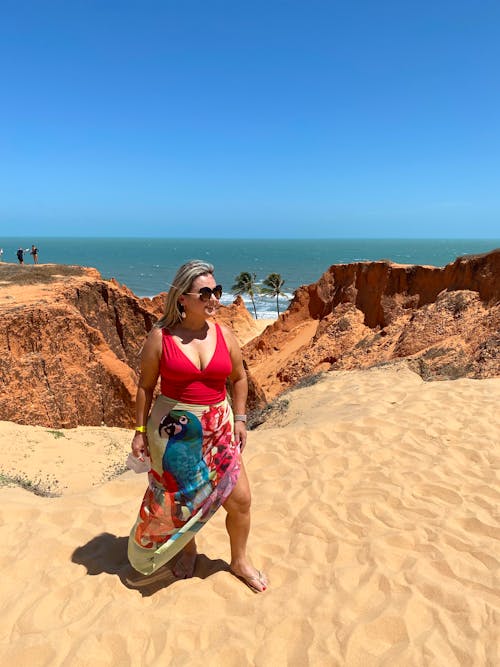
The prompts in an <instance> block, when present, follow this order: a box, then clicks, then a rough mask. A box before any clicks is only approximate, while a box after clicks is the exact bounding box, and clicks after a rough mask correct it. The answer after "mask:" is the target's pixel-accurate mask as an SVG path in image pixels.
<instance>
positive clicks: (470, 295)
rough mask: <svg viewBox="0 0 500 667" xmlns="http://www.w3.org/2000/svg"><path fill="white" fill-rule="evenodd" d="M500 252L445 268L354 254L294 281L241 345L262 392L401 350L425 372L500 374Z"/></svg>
mask: <svg viewBox="0 0 500 667" xmlns="http://www.w3.org/2000/svg"><path fill="white" fill-rule="evenodd" d="M499 301H500V250H496V251H493V252H491V253H487V254H484V255H477V256H471V257H459V258H458V259H457V260H455V261H454V262H453V263H451V264H448V265H447V266H445V267H442V268H438V267H431V266H413V265H398V264H393V263H391V262H386V261H380V262H356V263H353V264H340V265H334V266H331V267H330V268H329V269H328V270H327V271H326V272H325V273H324V274H323V275H322V276H321V278H320V279H319V281H318V282H317V283H314V284H312V285H307V286H304V287H301V288H300V289H298V290H297V291H296V293H295V296H294V299H293V301H292V303H291V305H290V307H289V309H288V311H287V312H286V313H284V314H283V315H282V316H281V317H280V319H279V320H278V321H277V322H276V323H275V324H274V325H273V326H271V327H269V328H268V329H267V330H266V331H265V332H264V333H263V334H262V335H261V336H260V337H259V338H258V339H255V340H253V341H251V342H250V343H249V344H248V345H246V346H245V348H244V355H245V359H246V360H247V363H248V366H249V368H250V370H251V371H252V373H253V375H254V377H255V379H256V381H257V382H258V383H259V384H260V385H261V386H262V387H263V389H264V390H265V392H266V396H267V398H268V399H269V398H272V397H273V396H275V395H276V394H278V393H279V392H280V391H282V390H283V389H286V388H287V387H289V386H292V385H294V384H296V383H297V382H299V381H300V380H301V379H302V378H304V377H306V376H309V375H311V374H314V373H317V372H319V371H324V370H329V369H343V368H345V369H349V368H359V367H368V366H372V365H374V364H377V363H381V362H385V361H389V360H391V359H396V358H402V357H405V358H409V359H410V361H411V363H412V364H413V366H414V368H415V369H416V370H417V371H419V372H420V373H421V374H422V375H423V377H424V378H426V379H431V378H436V379H439V378H445V377H461V376H467V377H490V376H494V375H498V374H500V337H499V331H500V306H499V305H498V304H499Z"/></svg>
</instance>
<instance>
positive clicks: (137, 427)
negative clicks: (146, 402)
mask: <svg viewBox="0 0 500 667" xmlns="http://www.w3.org/2000/svg"><path fill="white" fill-rule="evenodd" d="M135 430H136V431H137V433H146V427H145V426H136V427H135Z"/></svg>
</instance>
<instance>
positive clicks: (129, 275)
mask: <svg viewBox="0 0 500 667" xmlns="http://www.w3.org/2000/svg"><path fill="white" fill-rule="evenodd" d="M32 244H35V245H36V246H37V247H38V249H39V261H40V263H41V264H44V263H55V264H72V265H80V266H89V267H94V268H96V269H97V270H98V271H99V272H100V273H101V275H102V277H103V278H105V279H111V278H114V279H115V280H117V281H118V282H119V283H121V284H124V285H126V286H127V287H128V288H129V289H131V290H132V291H133V292H134V293H135V294H137V296H140V297H152V296H155V295H156V294H159V293H160V292H165V291H167V290H168V285H169V282H170V281H171V280H172V279H173V277H174V274H175V272H176V270H177V268H178V267H179V266H180V265H181V264H182V263H184V262H185V261H187V260H189V259H192V258H195V257H196V258H198V259H202V260H205V261H207V262H210V263H211V264H213V265H214V267H215V276H216V279H217V281H218V282H220V283H222V285H223V287H224V294H223V297H222V299H221V302H222V303H223V304H225V305H227V304H229V303H231V302H232V301H233V300H234V297H235V294H234V293H233V291H232V289H231V288H232V285H233V283H234V282H235V277H236V276H237V275H238V274H239V273H241V272H242V271H249V272H250V273H252V274H255V277H256V282H257V285H260V284H262V281H263V280H264V279H265V278H266V276H267V275H269V274H270V273H279V274H280V275H281V276H282V278H283V279H284V281H285V283H284V287H283V292H284V296H283V297H282V298H281V299H280V312H282V311H283V310H285V309H286V307H287V306H288V304H289V302H290V299H291V298H292V296H293V293H294V292H295V290H296V289H297V288H298V287H299V286H301V285H308V284H310V283H313V282H316V281H317V280H319V278H320V277H321V275H322V274H323V273H324V272H325V271H327V270H328V268H329V267H330V266H332V265H333V264H347V263H352V262H357V261H378V260H388V261H391V262H395V263H399V264H419V265H431V266H444V265H445V264H448V263H449V262H452V261H454V260H455V259H456V257H459V256H466V255H471V254H480V253H484V252H489V251H491V250H494V249H495V248H497V247H500V238H493V239H469V238H443V239H437V238H426V239H424V238H419V239H410V238H371V239H370V238H338V237H337V238H333V237H332V238H323V239H316V238H315V239H306V238H302V239H299V238H287V239H283V238H275V239H271V238H263V239H255V238H253V239H243V238H221V239H216V238H210V239H201V238H164V237H151V236H147V237H139V236H134V237H131V236H123V237H118V236H101V237H96V236H40V237H28V236H25V235H22V236H21V235H19V236H9V237H7V236H0V248H3V262H4V263H6V262H10V263H16V262H17V258H16V251H17V249H18V248H19V247H22V248H23V249H24V250H26V249H28V248H30V247H31V245H32ZM25 263H26V264H31V263H32V258H31V256H30V255H29V253H27V254H26V256H25ZM243 298H244V300H245V304H246V305H247V307H248V308H249V309H250V310H251V309H252V306H251V302H250V300H249V298H248V297H247V296H246V295H243ZM256 305H257V312H258V317H259V319H260V318H274V317H276V316H277V313H276V300H275V299H273V298H270V297H264V296H262V295H259V296H258V297H257V299H256Z"/></svg>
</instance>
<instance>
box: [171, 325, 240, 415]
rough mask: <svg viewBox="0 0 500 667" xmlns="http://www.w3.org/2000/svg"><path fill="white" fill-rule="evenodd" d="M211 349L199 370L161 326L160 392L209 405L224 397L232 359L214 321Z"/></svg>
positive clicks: (196, 403) (179, 398) (218, 401)
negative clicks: (206, 362)
mask: <svg viewBox="0 0 500 667" xmlns="http://www.w3.org/2000/svg"><path fill="white" fill-rule="evenodd" d="M215 330H216V334H217V341H216V344H215V352H214V354H213V356H212V358H211V359H210V361H209V362H208V364H207V366H206V367H205V368H204V369H203V370H200V369H199V368H197V367H196V366H195V365H194V364H193V362H192V361H191V359H189V357H187V356H186V355H185V354H184V352H183V351H182V350H181V349H180V347H179V346H178V345H176V343H175V342H174V340H173V338H172V335H171V334H170V332H169V331H167V329H162V354H161V360H160V377H161V393H162V394H163V395H164V396H168V397H169V398H173V399H175V400H176V401H179V402H181V403H194V404H195V405H213V404H215V403H220V401H223V400H224V399H225V398H226V380H227V377H228V375H230V374H231V371H232V362H231V356H230V354H229V350H228V349H227V345H226V341H225V340H224V335H223V333H222V331H221V329H220V327H219V325H218V324H216V325H215Z"/></svg>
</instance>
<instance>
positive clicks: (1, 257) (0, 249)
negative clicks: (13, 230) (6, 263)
mask: <svg viewBox="0 0 500 667" xmlns="http://www.w3.org/2000/svg"><path fill="white" fill-rule="evenodd" d="M2 259H3V248H0V262H1V261H2Z"/></svg>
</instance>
